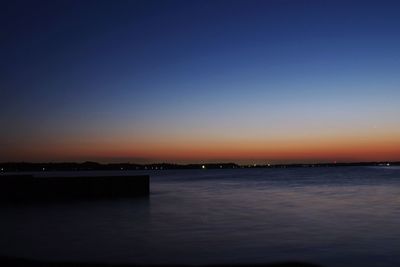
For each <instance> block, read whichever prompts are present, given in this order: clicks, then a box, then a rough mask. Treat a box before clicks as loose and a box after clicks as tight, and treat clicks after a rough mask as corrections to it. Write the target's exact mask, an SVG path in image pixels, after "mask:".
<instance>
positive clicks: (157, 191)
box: [0, 167, 400, 266]
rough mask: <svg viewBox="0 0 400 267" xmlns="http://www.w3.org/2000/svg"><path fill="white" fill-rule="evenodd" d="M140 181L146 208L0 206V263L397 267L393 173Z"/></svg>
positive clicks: (118, 204) (398, 190) (398, 183)
mask: <svg viewBox="0 0 400 267" xmlns="http://www.w3.org/2000/svg"><path fill="white" fill-rule="evenodd" d="M101 173H102V174H107V173H110V172H101ZM141 173H143V172H137V171H136V172H118V174H141ZM146 173H149V174H150V175H151V196H150V198H149V199H148V200H126V199H119V200H112V201H84V202H74V203H53V204H35V205H31V206H25V207H23V206H19V207H5V206H1V207H0V212H1V217H0V218H1V220H0V237H1V238H0V251H1V254H3V255H9V256H18V257H28V258H35V259H47V260H76V261H90V262H110V263H144V264H173V263H182V264H210V263H268V262H275V261H287V260H298V261H307V262H312V263H318V264H322V265H323V266H400V168H398V167H343V168H341V167H337V168H293V169H289V168H287V169H235V170H179V171H154V172H146ZM84 174H87V172H85V173H84ZM92 174H93V175H96V174H98V173H96V172H93V173H92ZM113 174H115V172H113ZM51 175H53V174H51ZM59 175H65V173H60V174H59ZM78 175H79V173H78Z"/></svg>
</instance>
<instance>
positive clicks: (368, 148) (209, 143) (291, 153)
mask: <svg viewBox="0 0 400 267" xmlns="http://www.w3.org/2000/svg"><path fill="white" fill-rule="evenodd" d="M22 156H26V158H23V160H24V161H86V160H95V161H101V162H108V161H125V162H128V161H129V162H138V163H141V162H177V163H189V162H205V161H208V162H210V161H225V162H226V161H230V162H238V163H252V162H257V163H258V162H273V163H280V162H290V163H295V162H333V161H337V162H355V161H398V160H400V140H399V138H397V135H395V134H392V135H389V134H386V135H383V134H381V135H379V136H378V135H376V136H372V137H371V136H369V135H367V134H364V135H360V134H358V135H354V136H330V137H327V136H325V137H322V136H319V137H318V136H310V137H304V136H300V137H292V138H289V137H287V136H286V137H279V138H278V137H275V138H257V139H248V140H244V139H242V140H235V139H207V138H203V139H201V138H198V139H197V140H196V139H195V138H193V139H192V140H190V138H188V140H177V139H171V140H158V142H154V141H151V140H140V142H139V141H136V142H134V141H130V140H129V139H126V140H123V139H122V140H120V139H113V141H108V142H106V141H102V140H97V141H92V142H83V141H82V142H65V143H62V142H58V144H54V145H49V144H47V145H44V144H41V145H31V146H25V147H24V148H21V149H19V150H16V149H14V150H13V153H9V154H8V158H11V159H13V158H14V159H16V160H19V159H20V158H21V157H22Z"/></svg>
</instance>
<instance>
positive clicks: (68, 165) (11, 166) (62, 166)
mask: <svg viewBox="0 0 400 267" xmlns="http://www.w3.org/2000/svg"><path fill="white" fill-rule="evenodd" d="M345 166H383V167H384V166H387V167H388V166H400V162H398V161H396V162H390V161H385V162H338V163H293V164H246V165H239V164H236V163H197V164H173V163H152V164H135V163H98V162H90V161H87V162H83V163H77V162H64V163H61V162H60V163H30V162H5V163H0V173H2V172H31V171H35V172H36V171H103V170H104V171H124V170H128V171H133V170H190V169H243V168H311V167H345Z"/></svg>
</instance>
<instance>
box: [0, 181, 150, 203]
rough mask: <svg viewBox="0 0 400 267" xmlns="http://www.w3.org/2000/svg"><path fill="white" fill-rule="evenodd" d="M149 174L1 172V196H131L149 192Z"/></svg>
mask: <svg viewBox="0 0 400 267" xmlns="http://www.w3.org/2000/svg"><path fill="white" fill-rule="evenodd" d="M149 193H150V178H149V176H148V175H142V176H95V177H90V176H89V177H41V178H39V177H34V176H31V175H7V176H0V199H1V200H3V201H4V200H6V201H7V200H10V201H13V200H28V201H29V200H56V199H77V198H87V199H97V198H131V197H138V196H142V197H143V196H148V195H149Z"/></svg>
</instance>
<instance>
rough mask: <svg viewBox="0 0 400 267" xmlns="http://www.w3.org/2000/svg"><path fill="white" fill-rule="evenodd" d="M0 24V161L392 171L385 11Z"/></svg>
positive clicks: (202, 12)
mask: <svg viewBox="0 0 400 267" xmlns="http://www.w3.org/2000/svg"><path fill="white" fill-rule="evenodd" d="M0 10H1V11H0V20H1V21H0V22H1V33H2V36H1V42H0V48H1V50H0V51H1V63H0V71H1V74H0V75H1V76H0V90H1V91H0V92H1V99H2V103H1V107H0V110H1V113H0V123H1V124H2V125H5V127H4V128H2V131H1V133H0V135H1V136H0V137H1V140H0V145H1V146H2V147H3V151H6V152H5V153H4V154H2V155H0V160H86V159H93V160H106V161H107V160H113V159H118V160H119V159H123V160H135V159H138V160H148V161H153V160H164V161H192V160H205V161H207V160H238V161H264V160H268V161H296V160H314V161H318V160H325V159H326V160H331V159H333V158H336V157H338V158H339V159H343V160H362V159H364V158H363V157H361V155H362V154H363V153H364V154H365V153H367V152H368V153H369V154H368V155H373V154H374V153H375V154H378V155H379V159H384V158H385V157H386V158H390V159H393V158H396V157H397V159H400V158H398V157H399V155H400V154H399V152H400V150H399V148H400V144H399V143H398V142H395V141H394V136H396V135H397V134H399V133H400V126H399V125H398V117H399V115H400V112H399V110H400V108H399V106H400V89H399V85H400V75H399V73H400V49H399V47H400V34H399V33H400V30H399V29H400V16H399V14H400V4H399V2H397V1H8V3H7V2H5V3H3V4H2V7H1V9H0ZM359 139H361V140H362V142H361V143H359V144H358V147H363V146H364V145H365V143H371V149H370V150H368V151H361V152H360V151H359V150H357V149H355V151H356V152H357V153H356V152H354V153H350V152H346V153H345V152H343V151H345V150H343V151H336V152H335V153H333V154H332V153H329V150H330V149H331V146H336V145H339V144H342V145H343V147H346V146H347V143H346V142H350V143H354V140H359ZM382 139H384V140H389V141H387V142H389V144H387V142H385V143H384V144H382V143H379V142H378V141H377V140H382ZM392 139H393V140H392ZM313 140H314V141H315V140H317V141H315V142H314V141H313ZM363 142H364V143H363ZM393 142H394V143H393ZM294 143H304V144H307V146H306V145H305V146H304V147H299V148H297V150H296V148H295V149H294V150H293V153H290V149H289V148H288V146H290V145H291V144H294ZM255 144H258V145H255ZM307 147H308V149H309V150H307ZM377 147H380V148H382V147H384V148H385V149H386V150H383V151H381V150H382V149H381V150H379V149H378V148H377ZM377 149H378V150H377ZM252 151H253V152H252ZM299 151H301V152H299ZM330 151H331V150H330ZM252 153H253V154H254V156H252ZM396 155H397V156H396ZM368 159H369V158H368ZM370 159H375V158H373V157H371V158H370ZM376 159H378V158H376Z"/></svg>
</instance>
